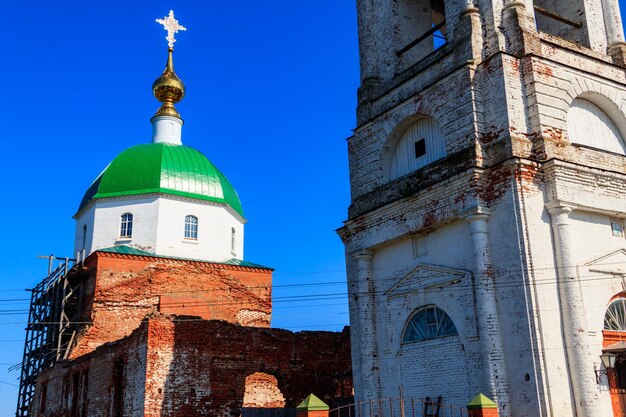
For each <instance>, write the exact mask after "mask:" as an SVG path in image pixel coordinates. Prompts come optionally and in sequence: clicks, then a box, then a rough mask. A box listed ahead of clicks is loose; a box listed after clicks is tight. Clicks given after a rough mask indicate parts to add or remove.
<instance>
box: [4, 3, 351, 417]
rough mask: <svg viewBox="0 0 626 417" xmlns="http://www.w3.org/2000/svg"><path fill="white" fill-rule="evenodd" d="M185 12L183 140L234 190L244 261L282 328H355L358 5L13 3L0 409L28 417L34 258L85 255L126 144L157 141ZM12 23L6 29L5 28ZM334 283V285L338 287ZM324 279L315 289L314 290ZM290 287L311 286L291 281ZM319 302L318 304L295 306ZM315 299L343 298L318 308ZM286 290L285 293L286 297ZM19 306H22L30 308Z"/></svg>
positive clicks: (7, 20) (37, 273)
mask: <svg viewBox="0 0 626 417" xmlns="http://www.w3.org/2000/svg"><path fill="white" fill-rule="evenodd" d="M170 9H174V11H175V13H176V17H177V18H178V19H179V21H180V23H181V24H183V25H184V26H186V27H187V28H188V30H187V31H186V32H182V33H179V35H178V37H177V39H178V41H177V43H176V51H175V57H174V58H175V60H174V62H175V68H176V71H177V73H178V75H179V76H180V77H181V78H182V80H183V81H184V83H185V85H186V87H187V96H186V97H185V99H184V100H183V101H182V102H181V103H179V104H178V105H177V108H178V110H179V111H180V113H181V115H182V117H183V119H184V120H185V125H184V127H183V142H184V143H185V144H186V145H189V146H192V147H195V148H196V149H199V150H200V151H201V152H203V153H204V154H205V155H206V156H207V157H208V158H209V159H210V160H211V161H212V162H213V163H214V164H215V165H216V166H217V167H218V168H220V170H221V171H222V172H224V173H225V174H226V176H227V177H228V178H229V180H230V181H231V182H232V183H233V184H234V186H235V188H236V189H237V191H238V193H239V196H240V198H241V200H242V202H243V206H244V211H245V214H246V217H247V219H248V224H247V225H246V238H245V239H246V240H245V245H246V247H245V250H246V258H247V259H248V260H251V261H253V262H258V263H262V264H265V265H270V266H273V267H275V268H276V272H275V275H274V284H275V285H276V288H275V290H274V297H276V302H275V304H274V307H275V310H274V321H273V325H274V326H276V327H286V328H293V329H300V328H306V329H314V330H318V329H322V330H339V329H341V328H342V327H343V326H344V325H346V324H347V323H348V316H347V301H346V298H345V296H344V295H343V294H345V291H346V287H345V272H344V270H345V266H344V257H343V245H342V244H341V241H340V239H339V238H338V237H337V235H336V233H335V231H334V230H335V229H336V228H338V227H340V226H341V224H342V221H343V220H344V219H345V218H346V211H347V207H348V204H349V186H348V165H347V150H346V149H347V148H346V141H345V139H346V138H347V137H348V136H349V135H350V133H351V129H352V128H353V127H354V125H355V116H354V114H355V106H356V88H357V86H358V52H357V31H356V12H355V5H354V2H353V1H336V0H317V1H315V2H304V1H293V0H272V1H270V2H253V1H249V2H182V1H161V0H151V1H132V2H121V1H107V2H83V1H81V2H79V1H75V2H67V1H65V2H55V3H43V2H42V3H39V5H38V4H36V3H33V2H8V3H6V4H3V16H4V18H3V22H4V23H3V24H4V25H5V30H6V32H7V33H8V34H9V38H8V40H7V41H6V42H5V46H4V59H3V62H4V63H3V69H2V75H3V76H2V77H1V78H2V79H3V80H4V86H3V91H5V94H7V93H8V97H5V100H3V103H2V104H1V105H0V107H1V112H2V123H1V125H2V129H1V131H2V134H3V141H2V144H3V148H4V151H3V155H4V157H3V158H2V164H0V193H1V195H2V196H3V197H2V201H3V204H1V205H0V215H1V216H2V217H3V218H5V219H10V220H9V221H7V222H5V225H4V238H3V239H1V240H0V247H1V248H2V252H3V253H4V261H3V262H2V263H1V264H0V300H18V301H2V302H0V351H1V352H2V358H0V415H11V414H13V413H14V412H15V403H16V396H17V394H16V392H17V388H16V387H14V386H12V385H9V384H17V383H18V381H17V378H18V377H19V372H8V371H7V368H8V367H9V366H10V365H12V364H15V363H18V362H20V361H21V356H22V349H23V339H24V330H23V329H24V326H25V323H26V320H27V314H26V313H25V312H23V311H25V310H26V309H27V308H28V302H27V301H23V299H26V298H27V297H28V296H29V294H28V293H27V292H26V291H24V289H26V288H31V287H32V286H33V285H34V284H35V283H37V282H38V281H39V280H41V279H42V278H43V276H44V274H45V272H46V267H47V266H46V261H45V260H39V259H37V255H46V254H51V253H52V254H55V255H57V256H72V253H71V252H72V250H73V233H74V220H73V219H72V215H73V214H74V213H75V211H76V209H77V207H78V204H79V202H80V199H81V197H82V194H83V193H84V192H85V190H86V189H87V187H88V186H89V184H90V183H91V181H92V180H93V179H94V178H95V177H96V176H97V174H98V173H99V172H100V171H101V170H102V169H103V168H104V167H105V166H106V165H107V164H108V163H109V162H110V161H111V160H112V159H113V158H114V157H115V156H116V155H117V154H118V153H119V152H121V151H122V150H124V149H125V148H127V147H129V146H132V145H135V144H139V143H147V142H149V141H150V139H151V125H150V117H151V116H152V115H153V114H154V112H155V111H156V109H157V108H158V107H159V103H158V102H157V101H156V100H155V99H154V98H153V97H152V92H151V86H152V82H153V81H154V79H155V78H157V77H158V76H159V75H160V74H161V72H162V70H163V67H164V65H165V60H166V57H167V42H166V40H165V39H164V37H165V35H166V33H165V31H164V30H163V28H162V26H160V25H159V24H157V23H155V21H154V19H155V18H160V17H163V16H165V15H166V14H167V13H168V11H169V10H170ZM6 25H8V28H7V27H6ZM333 282H334V283H335V284H327V283H333ZM316 283H318V284H316ZM291 284H314V285H311V286H304V287H302V286H296V287H289V286H284V285H291ZM306 294H310V295H312V296H313V298H314V299H312V300H308V301H307V300H301V299H300V300H298V301H288V300H287V299H285V298H284V297H289V296H294V295H295V296H301V295H306ZM317 294H340V295H338V296H335V295H331V296H328V298H329V299H327V300H320V299H318V298H322V297H318V296H316V295H317ZM281 297H282V298H281ZM19 300H22V301H19Z"/></svg>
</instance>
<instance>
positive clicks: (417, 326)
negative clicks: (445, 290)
mask: <svg viewBox="0 0 626 417" xmlns="http://www.w3.org/2000/svg"><path fill="white" fill-rule="evenodd" d="M456 334H458V332H457V331H456V327H455V326H454V323H452V320H451V319H450V317H449V316H448V315H447V314H446V313H445V312H444V311H443V310H441V309H439V308H437V307H433V306H429V307H424V308H422V309H420V310H418V311H417V312H416V313H415V314H413V315H412V316H411V318H410V319H409V321H408V323H407V324H406V327H405V328H404V336H403V337H402V343H410V342H418V341H420V340H430V339H436V338H438V337H445V336H453V335H456Z"/></svg>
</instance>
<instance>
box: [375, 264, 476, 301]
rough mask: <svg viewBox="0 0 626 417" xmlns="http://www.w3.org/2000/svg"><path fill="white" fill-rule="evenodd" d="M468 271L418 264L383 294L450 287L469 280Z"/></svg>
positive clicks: (391, 294)
mask: <svg viewBox="0 0 626 417" xmlns="http://www.w3.org/2000/svg"><path fill="white" fill-rule="evenodd" d="M471 275H472V273H471V272H469V271H464V270H460V269H450V268H444V267H440V266H435V265H426V264H418V265H417V266H416V267H415V268H413V269H412V270H411V271H410V272H409V273H408V274H406V275H405V276H404V277H402V278H400V279H399V280H398V281H397V282H396V283H395V284H393V286H392V287H391V288H389V289H388V290H387V291H386V292H385V295H386V296H388V297H390V298H391V297H400V296H404V295H407V294H411V293H415V292H418V291H432V290H436V289H441V288H444V287H450V286H453V285H456V284H459V283H462V282H463V281H465V282H469V280H468V278H470V277H471Z"/></svg>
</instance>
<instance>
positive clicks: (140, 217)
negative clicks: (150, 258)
mask: <svg viewBox="0 0 626 417" xmlns="http://www.w3.org/2000/svg"><path fill="white" fill-rule="evenodd" d="M124 213H132V215H133V232H132V237H131V238H121V237H120V236H119V234H120V219H121V216H122V214H124ZM187 215H193V216H196V217H197V218H198V238H197V239H185V236H184V231H185V217H186V216H187ZM84 225H87V241H86V244H85V245H84V248H85V255H88V254H89V253H91V252H93V251H95V250H97V249H102V248H108V247H112V246H116V245H128V246H131V247H134V248H137V249H140V250H144V251H147V252H152V253H155V254H156V255H162V256H173V257H182V258H193V259H201V260H208V261H216V262H221V261H226V260H228V259H232V258H237V259H243V246H244V220H243V218H241V217H240V216H238V215H237V214H235V213H234V212H233V211H232V210H231V209H230V208H227V207H226V206H224V205H222V204H217V203H212V202H205V201H201V200H191V199H187V198H178V197H175V196H163V195H160V196H157V195H155V196H150V197H135V196H133V197H127V198H115V199H99V200H95V201H93V202H91V203H90V204H89V205H88V206H87V207H85V208H84V209H83V210H82V211H81V212H80V213H78V215H77V217H76V237H75V245H74V252H75V253H79V252H81V251H82V249H83V226H84ZM233 229H234V230H235V242H234V243H235V244H234V247H233V246H232V230H233Z"/></svg>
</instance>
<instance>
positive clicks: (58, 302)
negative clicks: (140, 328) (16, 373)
mask: <svg viewBox="0 0 626 417" xmlns="http://www.w3.org/2000/svg"><path fill="white" fill-rule="evenodd" d="M45 258H48V259H49V266H48V276H47V277H46V278H44V279H43V280H42V281H41V282H40V283H39V284H37V285H36V286H35V288H33V289H32V290H30V291H31V299H30V310H29V313H28V324H27V325H26V340H25V342H24V357H23V359H22V364H21V368H22V372H21V376H20V386H19V394H18V400H17V411H16V413H15V415H16V416H17V417H29V416H30V415H31V405H32V401H33V398H34V395H35V387H36V384H37V376H38V375H39V374H40V373H41V372H42V371H44V370H45V369H47V368H49V367H50V366H52V365H53V364H54V363H55V362H57V361H60V360H63V359H67V357H68V355H69V353H70V350H71V348H72V347H73V344H74V342H75V339H76V334H77V332H78V331H79V330H80V328H81V327H82V325H83V324H81V322H80V315H81V304H82V281H83V279H82V278H83V276H84V272H85V271H84V268H83V267H82V264H81V263H80V262H79V263H77V262H76V260H75V259H70V258H58V257H55V256H53V255H50V256H46V257H45ZM55 262H57V263H58V266H57V267H56V268H55V267H54V264H55Z"/></svg>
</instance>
